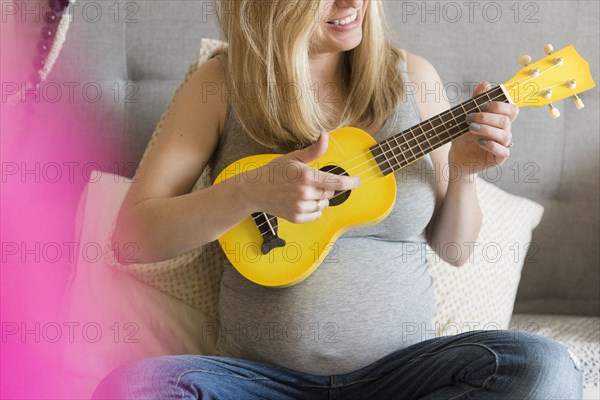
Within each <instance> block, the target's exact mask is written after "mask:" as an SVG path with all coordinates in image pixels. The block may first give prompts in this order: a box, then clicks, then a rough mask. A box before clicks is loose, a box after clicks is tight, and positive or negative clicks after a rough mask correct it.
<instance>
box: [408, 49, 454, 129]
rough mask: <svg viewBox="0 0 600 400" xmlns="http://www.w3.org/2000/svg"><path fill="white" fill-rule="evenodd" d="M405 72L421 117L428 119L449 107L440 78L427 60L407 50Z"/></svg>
mask: <svg viewBox="0 0 600 400" xmlns="http://www.w3.org/2000/svg"><path fill="white" fill-rule="evenodd" d="M406 72H407V73H408V77H409V79H410V81H411V83H412V85H413V87H414V94H415V96H414V97H415V100H416V101H417V105H418V106H419V111H420V112H421V117H422V118H423V119H429V118H431V117H433V116H435V115H437V114H439V113H441V112H443V111H445V110H447V109H448V108H449V107H450V105H449V104H448V102H447V100H446V98H447V97H446V95H445V93H444V84H443V83H442V79H441V78H440V75H439V74H438V72H437V70H436V69H435V67H434V66H433V65H432V64H431V63H430V62H429V61H427V60H426V59H425V58H423V57H421V56H418V55H416V54H412V53H408V52H407V53H406ZM424 93H427V96H425V95H423V94H424ZM434 94H435V95H434Z"/></svg>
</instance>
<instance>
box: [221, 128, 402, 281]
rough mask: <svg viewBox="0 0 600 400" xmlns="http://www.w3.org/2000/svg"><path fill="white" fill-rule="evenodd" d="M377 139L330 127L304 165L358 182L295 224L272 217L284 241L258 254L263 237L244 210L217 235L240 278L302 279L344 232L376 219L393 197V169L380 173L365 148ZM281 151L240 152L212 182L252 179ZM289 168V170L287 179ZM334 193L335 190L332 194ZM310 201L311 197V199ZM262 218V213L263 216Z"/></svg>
mask: <svg viewBox="0 0 600 400" xmlns="http://www.w3.org/2000/svg"><path fill="white" fill-rule="evenodd" d="M376 143H377V142H375V140H374V139H373V137H371V135H369V134H368V133H366V132H364V131H363V130H361V129H358V128H352V127H345V128H339V129H337V130H335V131H333V132H331V133H330V137H329V146H328V148H327V151H326V152H325V153H324V154H323V155H322V156H321V157H320V158H318V159H317V160H315V161H313V162H312V163H309V164H308V165H309V166H310V167H312V168H315V169H322V170H330V169H331V168H334V167H338V168H337V169H336V170H335V171H333V172H334V173H339V172H340V169H339V168H342V169H343V170H344V171H345V173H347V175H350V176H359V177H360V179H361V184H360V185H359V186H358V188H356V189H354V190H352V191H349V192H346V193H342V194H339V195H338V196H336V197H335V198H333V199H331V200H330V206H329V207H328V208H326V209H325V210H323V213H322V217H321V218H319V219H317V220H315V221H312V222H308V223H303V224H296V223H292V222H289V221H287V220H285V219H283V218H277V236H279V238H281V239H283V240H284V241H285V245H284V246H283V247H275V248H273V249H271V250H270V251H268V253H267V254H263V251H261V245H262V244H263V241H264V237H263V236H262V235H261V232H260V231H259V228H258V226H257V225H258V223H257V222H255V220H254V219H253V218H252V217H251V216H248V217H247V218H246V219H244V220H243V221H242V222H241V223H239V224H238V225H236V226H234V227H233V228H231V229H230V230H229V231H227V232H226V233H224V234H223V235H222V236H221V237H220V238H219V243H220V245H221V248H222V249H223V252H224V253H225V255H226V257H227V258H228V260H229V261H230V262H231V264H232V265H233V266H234V267H235V268H236V269H237V271H238V272H239V273H240V274H242V275H243V276H244V277H245V278H246V279H248V280H250V281H252V282H254V283H257V284H259V285H263V286H270V287H286V286H292V285H295V284H297V283H299V282H301V281H302V280H304V279H306V278H307V277H308V276H309V275H310V274H311V273H312V272H313V271H314V270H315V269H316V268H317V267H318V266H319V265H320V263H321V262H322V261H323V260H324V259H325V257H326V256H327V254H328V253H329V252H330V251H331V250H332V249H333V246H335V241H336V240H337V238H338V237H339V236H340V235H341V234H343V233H344V232H346V231H348V230H350V229H352V228H356V227H360V226H368V225H373V224H376V223H378V222H380V221H382V220H383V219H384V218H385V217H387V216H388V214H389V213H390V212H391V210H392V208H393V206H394V203H395V200H396V179H395V177H394V174H393V173H390V174H388V175H385V176H384V175H383V174H382V173H381V170H380V168H379V166H378V165H377V163H376V161H375V159H374V158H373V155H372V154H371V152H370V150H369V148H370V147H371V146H373V145H375V144H376ZM279 156H281V154H259V155H253V156H249V157H245V158H242V159H240V160H238V161H235V162H234V163H232V164H231V165H229V166H227V167H226V168H225V169H223V171H221V173H220V174H219V175H218V176H217V178H216V179H215V182H214V184H217V183H219V182H222V181H224V180H225V179H246V180H250V181H252V180H253V179H258V171H255V170H256V169H257V168H259V167H261V166H263V165H265V164H267V163H269V162H270V161H271V160H273V159H274V158H277V157H279ZM294 173H295V171H289V174H288V175H289V177H290V179H293V177H294ZM337 194H338V193H337V192H336V195H337ZM315 206H316V202H315ZM264 221H265V223H266V219H264Z"/></svg>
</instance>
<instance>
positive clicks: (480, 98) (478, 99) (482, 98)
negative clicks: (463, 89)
mask: <svg viewBox="0 0 600 400" xmlns="http://www.w3.org/2000/svg"><path fill="white" fill-rule="evenodd" d="M486 93H487V92H486ZM473 101H474V102H475V106H476V107H477V111H481V106H482V105H484V104H485V103H488V100H486V98H485V96H482V95H480V96H477V97H475V98H474V99H473Z"/></svg>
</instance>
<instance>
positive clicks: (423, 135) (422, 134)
mask: <svg viewBox="0 0 600 400" xmlns="http://www.w3.org/2000/svg"><path fill="white" fill-rule="evenodd" d="M410 130H411V131H413V136H415V137H417V138H419V140H421V141H423V139H425V140H426V141H427V145H428V148H427V150H430V149H433V146H432V145H431V142H430V141H429V137H428V135H427V134H426V133H425V131H424V130H423V127H422V126H421V125H416V126H415V127H414V128H410ZM414 131H416V132H417V134H416V135H415V133H414Z"/></svg>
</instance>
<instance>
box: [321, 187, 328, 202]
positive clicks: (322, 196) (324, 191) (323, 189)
mask: <svg viewBox="0 0 600 400" xmlns="http://www.w3.org/2000/svg"><path fill="white" fill-rule="evenodd" d="M321 190H322V191H323V194H322V195H321V198H320V200H324V199H325V198H326V197H327V191H326V190H325V188H321Z"/></svg>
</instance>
